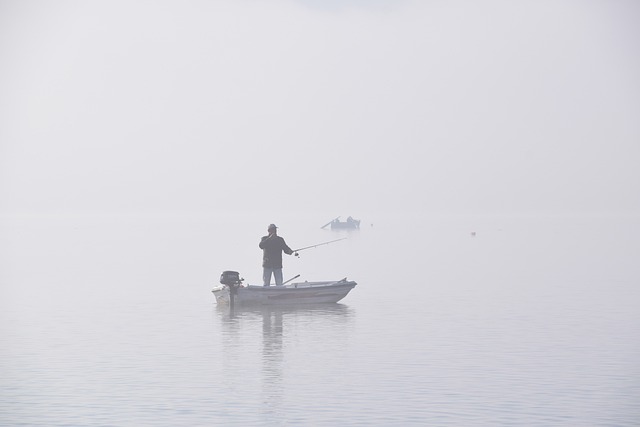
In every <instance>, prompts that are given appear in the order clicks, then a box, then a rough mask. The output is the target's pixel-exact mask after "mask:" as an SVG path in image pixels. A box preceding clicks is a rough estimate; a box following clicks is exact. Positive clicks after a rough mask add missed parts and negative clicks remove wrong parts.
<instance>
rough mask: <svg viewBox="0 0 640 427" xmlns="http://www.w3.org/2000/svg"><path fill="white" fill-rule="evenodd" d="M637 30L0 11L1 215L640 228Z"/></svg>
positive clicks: (156, 8) (553, 12) (632, 9)
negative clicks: (431, 218)
mask: <svg viewBox="0 0 640 427" xmlns="http://www.w3.org/2000/svg"><path fill="white" fill-rule="evenodd" d="M639 18H640V4H638V3H637V2H635V1H616V2H611V1H553V2H552V1H542V2H539V1H522V2H507V1H486V2H467V1H454V2H441V1H426V2H425V1H389V2H386V1H376V2H365V1H345V2H338V1H331V2H324V1H311V0H306V1H272V2H258V1H233V2H231V1H219V2H205V1H181V2H174V1H153V2H152V1H135V2H130V1H109V2H102V1H92V2H78V1H58V2H46V1H7V0H5V1H2V2H0V62H1V64H2V65H1V66H0V93H1V94H2V95H1V96H0V122H1V125H0V213H1V214H2V215H5V216H6V215H10V216H14V215H18V216H20V215H26V214H28V215H33V214H35V215H41V214H45V215H51V214H56V215H57V214H127V215H128V214H143V215H148V214H189V215H196V214H197V215H205V216H206V215H208V214H210V213H212V212H216V213H222V212H229V213H235V212H247V211H252V212H256V213H258V212H259V213H263V214H264V215H265V216H263V218H265V219H264V220H263V222H265V225H266V224H267V223H268V222H272V221H275V220H276V219H275V218H277V216H278V215H279V214H281V213H284V212H289V213H291V212H294V213H295V212H298V213H305V212H307V213H308V212H316V213H318V212H322V213H323V214H324V216H323V215H319V217H320V218H322V219H324V218H325V217H326V216H327V215H328V217H327V221H328V220H329V219H331V218H332V217H334V216H336V215H338V214H343V215H349V214H351V215H354V216H356V217H359V216H363V217H367V218H368V219H370V220H375V217H376V215H377V214H381V213H397V214H401V215H404V214H407V215H414V214H417V215H421V216H422V215H430V214H436V215H439V214H445V215H447V214H465V215H466V214H500V215H503V214H507V215H511V214H527V215H529V214H534V215H540V214H544V215H548V214H552V215H558V214H559V215H566V214H577V213H578V214H597V215H601V214H616V215H632V216H636V215H638V213H640V191H639V190H640V179H639V178H640V172H639V169H638V160H639V154H640V144H639V141H640V138H639V137H640V120H638V118H639V117H640V79H639V78H638V76H640V26H638V22H640V21H639ZM365 220H366V219H365ZM316 221H318V220H316ZM319 225H321V224H319Z"/></svg>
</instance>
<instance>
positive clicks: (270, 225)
mask: <svg viewBox="0 0 640 427" xmlns="http://www.w3.org/2000/svg"><path fill="white" fill-rule="evenodd" d="M276 228H278V227H276V225H275V224H269V227H268V228H267V230H275V229H276Z"/></svg>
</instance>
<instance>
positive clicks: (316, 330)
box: [216, 303, 355, 424]
mask: <svg viewBox="0 0 640 427" xmlns="http://www.w3.org/2000/svg"><path fill="white" fill-rule="evenodd" d="M216 311H217V314H218V316H217V317H218V318H219V320H220V321H221V325H220V326H221V327H222V335H223V336H222V346H223V347H222V348H223V359H222V363H223V365H224V367H223V373H222V374H223V378H222V379H221V385H222V386H224V388H225V389H226V390H229V391H230V393H231V394H234V393H238V394H240V396H232V397H237V398H238V399H240V401H246V393H247V389H250V390H251V393H252V394H253V395H254V397H256V398H257V399H256V400H255V401H254V402H255V407H254V410H255V411H256V413H260V414H261V418H262V419H265V420H272V421H274V422H275V423H276V424H278V422H276V421H278V420H280V421H284V420H282V419H281V417H282V416H283V414H285V413H286V410H285V409H286V402H287V401H288V400H290V399H291V396H286V395H285V393H286V391H287V390H288V389H290V387H291V384H290V382H291V381H294V382H295V381H296V378H298V377H299V376H300V375H302V376H304V374H305V373H307V374H308V372H307V371H308V369H309V363H313V361H314V360H315V359H317V358H318V357H320V356H321V355H322V354H323V350H328V351H331V350H330V348H331V347H332V346H336V347H339V348H346V347H348V345H349V344H348V343H349V342H350V341H351V339H352V335H353V330H352V329H353V328H352V327H351V324H352V323H353V322H352V321H353V319H354V317H355V309H353V308H351V307H349V306H347V305H344V304H339V303H333V304H305V305H298V306H261V307H243V306H237V305H236V306H235V307H234V308H231V307H230V306H229V305H221V304H217V305H216ZM256 381H257V383H256ZM251 384H252V385H251ZM243 390H244V393H243V392H242V391H243ZM231 400H234V399H231Z"/></svg>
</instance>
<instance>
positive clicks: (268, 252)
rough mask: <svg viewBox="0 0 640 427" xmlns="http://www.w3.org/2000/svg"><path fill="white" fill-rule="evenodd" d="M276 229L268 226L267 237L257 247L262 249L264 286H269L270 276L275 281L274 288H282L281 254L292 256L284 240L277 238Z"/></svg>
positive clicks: (273, 225) (273, 226) (270, 225)
mask: <svg viewBox="0 0 640 427" xmlns="http://www.w3.org/2000/svg"><path fill="white" fill-rule="evenodd" d="M277 230H278V227H276V226H275V224H269V227H268V228H267V232H268V233H269V235H268V236H263V237H262V239H261V240H260V243H259V244H258V246H259V247H260V249H262V282H263V285H264V286H270V285H271V275H272V274H273V276H274V277H275V279H276V286H282V253H283V252H284V253H285V254H287V255H291V254H293V250H292V249H291V248H290V247H289V246H287V244H286V243H285V241H284V239H283V238H282V237H280V236H278V233H277Z"/></svg>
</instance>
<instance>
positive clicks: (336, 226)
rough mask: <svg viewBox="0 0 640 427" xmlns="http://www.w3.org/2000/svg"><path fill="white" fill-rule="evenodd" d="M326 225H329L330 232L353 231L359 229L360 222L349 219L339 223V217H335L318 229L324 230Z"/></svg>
mask: <svg viewBox="0 0 640 427" xmlns="http://www.w3.org/2000/svg"><path fill="white" fill-rule="evenodd" d="M328 225H331V229H332V230H345V229H346V230H355V229H359V228H360V220H359V219H353V218H352V217H349V218H347V220H346V221H340V217H337V218H335V219H332V220H331V221H330V222H328V223H326V224H325V225H323V226H322V227H320V228H325V227H326V226H328Z"/></svg>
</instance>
